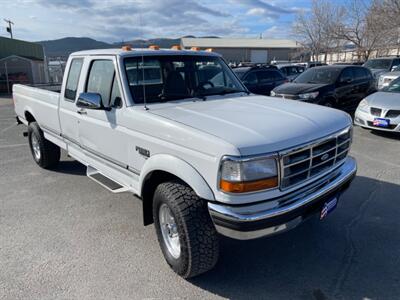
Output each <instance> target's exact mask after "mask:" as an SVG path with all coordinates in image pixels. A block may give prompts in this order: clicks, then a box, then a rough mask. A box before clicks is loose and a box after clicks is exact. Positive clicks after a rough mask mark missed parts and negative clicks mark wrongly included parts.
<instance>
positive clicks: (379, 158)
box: [0, 99, 400, 300]
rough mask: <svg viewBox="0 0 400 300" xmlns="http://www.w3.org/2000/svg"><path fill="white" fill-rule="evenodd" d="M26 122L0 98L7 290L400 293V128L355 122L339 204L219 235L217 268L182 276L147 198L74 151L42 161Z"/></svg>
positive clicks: (1, 234) (20, 294)
mask: <svg viewBox="0 0 400 300" xmlns="http://www.w3.org/2000/svg"><path fill="white" fill-rule="evenodd" d="M24 130H26V128H25V127H24V126H23V125H20V126H16V123H15V118H14V112H13V106H12V102H11V101H10V100H9V99H0V299H225V298H228V299H315V300H326V299H360V300H361V299H399V298H400V217H399V216H400V136H394V135H389V134H377V133H372V132H370V131H368V130H363V129H361V128H355V132H354V144H353V147H352V155H353V156H354V157H356V158H357V161H358V165H359V172H358V175H357V177H356V179H355V181H354V182H353V184H352V186H351V187H350V189H349V190H348V191H347V192H346V193H345V194H344V195H343V196H342V198H341V199H340V202H339V206H338V208H337V209H336V211H335V212H333V213H332V214H331V215H330V216H329V217H328V218H326V219H325V220H323V221H319V220H317V219H315V220H311V221H309V222H307V223H304V224H302V225H301V226H300V227H298V228H296V229H294V230H292V231H289V232H287V233H284V234H282V235H278V236H274V237H271V238H264V239H261V240H253V241H245V242H244V241H235V240H230V239H227V238H221V256H220V260H219V263H218V265H217V266H216V268H215V269H214V270H212V271H211V272H209V273H206V274H204V275H202V276H200V277H197V278H194V279H191V280H184V279H182V278H180V277H178V276H177V275H175V274H174V273H173V272H172V271H171V270H170V269H169V267H168V266H167V264H166V262H165V261H164V259H163V257H162V253H161V250H160V249H159V246H158V243H157V239H156V235H155V230H154V228H153V226H148V227H143V225H142V217H141V203H140V201H139V200H138V199H136V198H135V197H134V196H133V195H131V194H127V193H125V194H111V193H110V192H108V191H107V190H105V189H104V188H102V187H101V186H99V185H98V184H96V183H95V182H93V181H92V180H90V179H88V178H87V177H86V176H85V171H86V170H85V168H84V167H83V166H82V165H81V164H79V163H78V162H76V161H74V160H72V159H70V158H67V157H66V155H65V153H64V154H63V156H62V162H61V163H60V165H59V167H58V168H57V170H54V171H47V170H43V169H41V168H39V167H38V166H37V165H36V164H35V163H34V161H33V159H32V157H31V154H30V151H29V148H28V144H27V140H26V138H24V137H23V135H22V134H23V131H24Z"/></svg>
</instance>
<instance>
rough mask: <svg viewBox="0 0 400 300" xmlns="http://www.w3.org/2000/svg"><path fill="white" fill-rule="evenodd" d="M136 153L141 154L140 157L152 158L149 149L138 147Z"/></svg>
mask: <svg viewBox="0 0 400 300" xmlns="http://www.w3.org/2000/svg"><path fill="white" fill-rule="evenodd" d="M136 151H137V152H139V154H140V155H143V156H146V157H150V151H149V150H147V149H144V148H141V147H138V146H136Z"/></svg>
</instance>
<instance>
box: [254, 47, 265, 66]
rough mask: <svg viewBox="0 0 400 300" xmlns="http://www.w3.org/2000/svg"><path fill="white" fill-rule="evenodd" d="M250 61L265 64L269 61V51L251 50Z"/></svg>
mask: <svg viewBox="0 0 400 300" xmlns="http://www.w3.org/2000/svg"><path fill="white" fill-rule="evenodd" d="M250 59H251V62H252V63H257V64H260V63H261V64H265V63H267V61H268V51H267V50H251V53H250Z"/></svg>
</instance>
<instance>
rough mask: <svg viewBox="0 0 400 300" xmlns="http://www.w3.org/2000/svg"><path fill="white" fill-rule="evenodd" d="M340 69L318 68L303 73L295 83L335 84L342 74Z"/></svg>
mask: <svg viewBox="0 0 400 300" xmlns="http://www.w3.org/2000/svg"><path fill="white" fill-rule="evenodd" d="M340 70H341V69H339V68H335V67H316V68H312V69H308V70H306V71H304V72H303V73H301V75H299V76H298V77H297V78H296V79H295V80H294V81H293V82H296V83H319V84H331V83H334V82H335V81H336V79H337V77H338V76H339V74H340Z"/></svg>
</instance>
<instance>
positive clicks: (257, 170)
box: [219, 157, 278, 193]
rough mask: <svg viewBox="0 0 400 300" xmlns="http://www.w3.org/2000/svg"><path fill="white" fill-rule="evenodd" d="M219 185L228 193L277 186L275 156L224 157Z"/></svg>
mask: <svg viewBox="0 0 400 300" xmlns="http://www.w3.org/2000/svg"><path fill="white" fill-rule="evenodd" d="M220 172H221V173H220V182H219V187H220V189H221V190H222V191H224V192H228V193H247V192H254V191H260V190H266V189H272V188H276V187H278V170H277V163H276V159H275V158H271V157H269V158H255V159H243V160H240V159H237V158H234V157H224V158H223V160H222V162H221V168H220Z"/></svg>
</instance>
